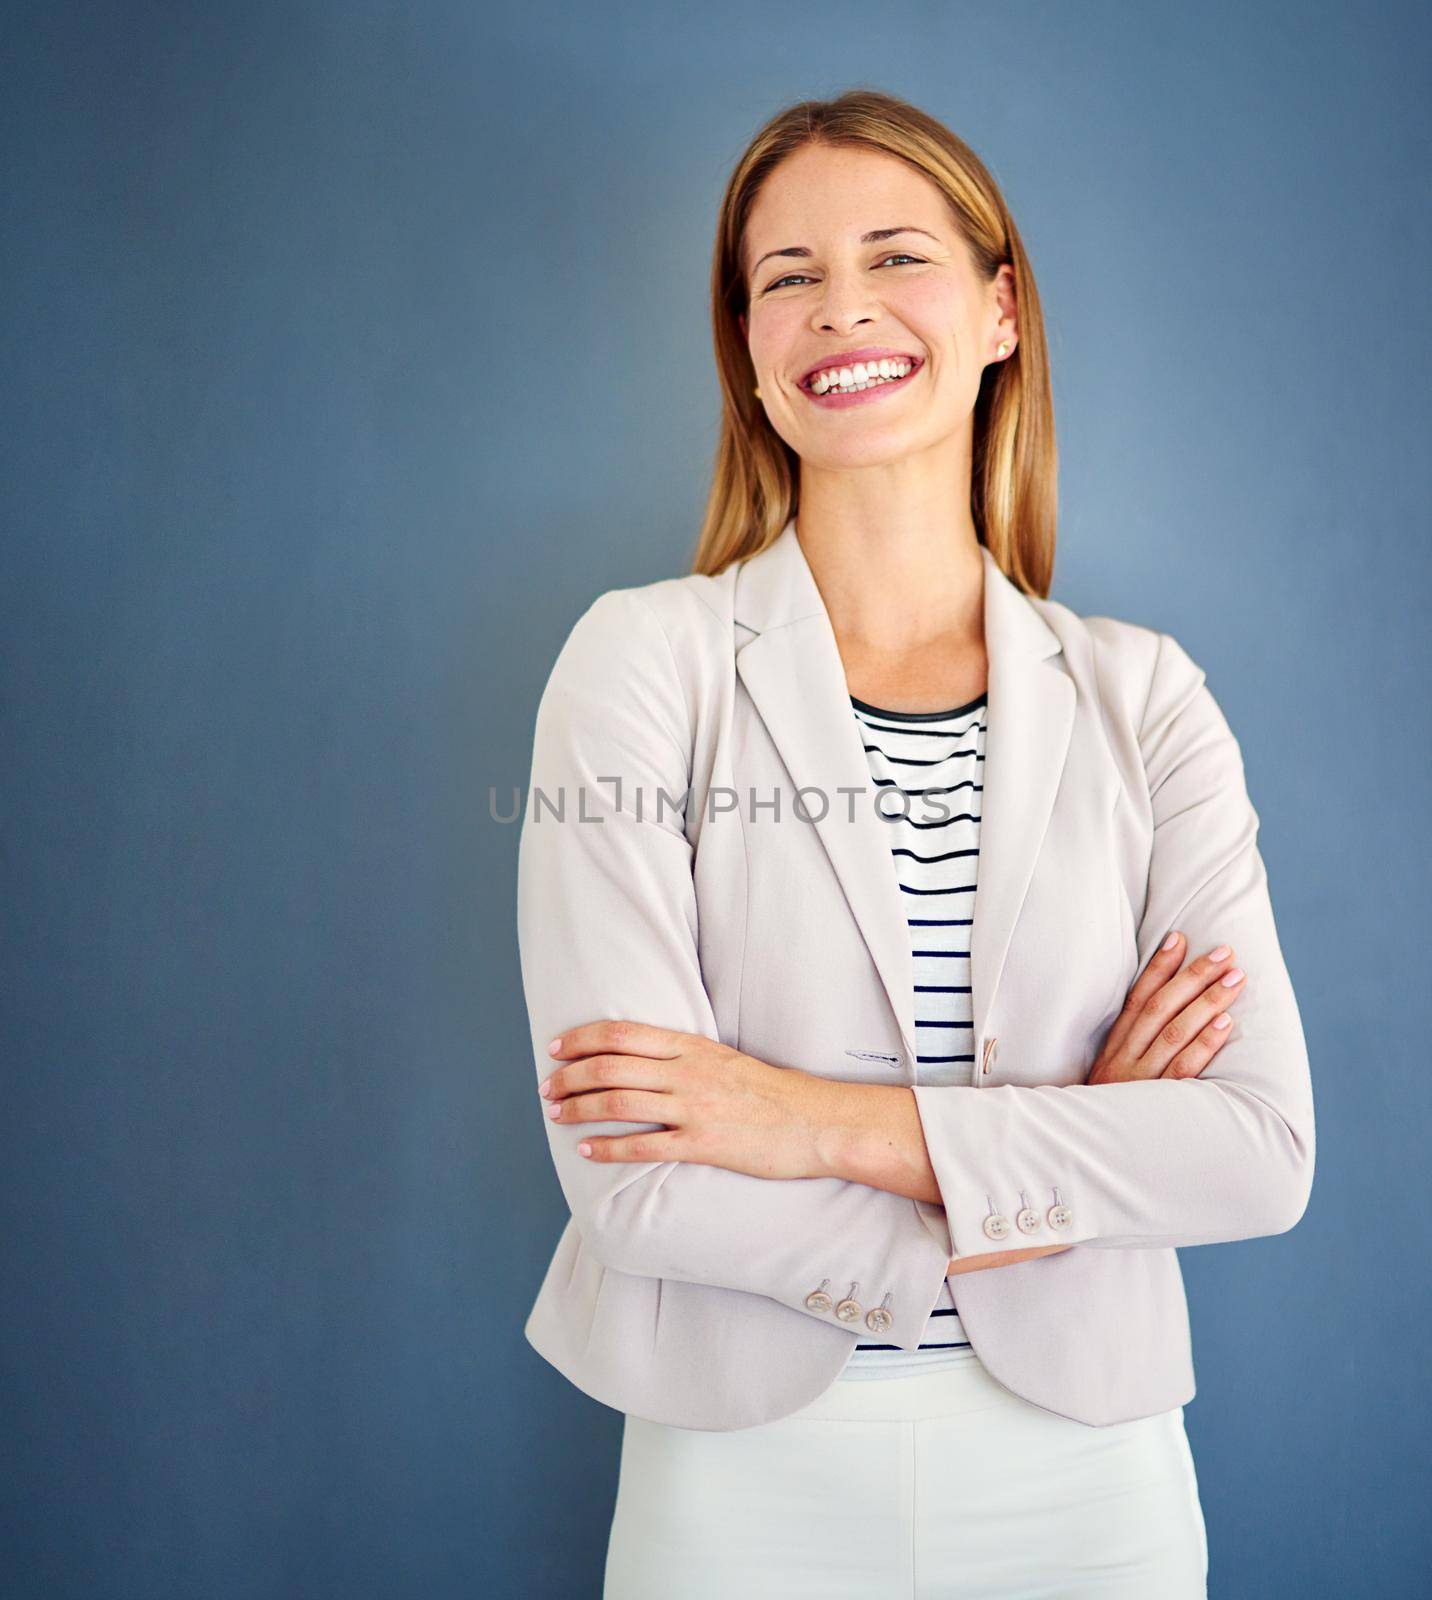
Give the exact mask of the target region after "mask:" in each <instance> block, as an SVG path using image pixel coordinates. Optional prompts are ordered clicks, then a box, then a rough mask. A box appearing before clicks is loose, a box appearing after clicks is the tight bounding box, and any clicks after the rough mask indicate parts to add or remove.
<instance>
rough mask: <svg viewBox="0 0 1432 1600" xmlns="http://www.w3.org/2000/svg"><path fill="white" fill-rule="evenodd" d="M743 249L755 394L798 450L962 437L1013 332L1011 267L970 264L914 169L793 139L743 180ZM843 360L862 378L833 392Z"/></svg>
mask: <svg viewBox="0 0 1432 1600" xmlns="http://www.w3.org/2000/svg"><path fill="white" fill-rule="evenodd" d="M743 265H744V267H745V271H746V281H747V285H748V290H749V310H748V312H747V314H746V315H745V316H744V317H742V318H741V329H742V333H743V335H744V336H745V339H746V343H747V347H748V349H749V351H750V355H751V361H752V364H753V366H754V368H755V372H756V381H757V383H758V384H759V385H760V389H761V403H762V405H763V406H764V407H765V410H766V415H767V417H768V418H769V420H770V423H771V426H772V427H773V428H774V429H775V430H776V432H777V433H778V434H779V435H780V436H781V438H782V439H784V440H785V441H786V443H787V444H788V445H789V446H790V447H791V449H792V450H794V451H795V452H796V454H797V455H798V456H799V457H800V458H801V461H802V464H803V466H805V467H814V468H817V469H819V468H827V469H834V470H839V469H842V468H851V467H868V466H878V465H884V464H888V463H892V462H895V461H899V460H901V459H902V458H905V457H912V456H917V455H922V454H925V453H928V452H933V453H934V454H936V455H938V454H940V453H942V447H944V446H955V445H961V446H965V447H967V446H968V445H969V443H970V441H971V440H972V437H973V412H974V405H975V399H976V397H977V395H978V394H979V387H980V378H981V375H982V373H983V371H984V369H985V367H986V366H987V365H989V363H991V362H993V361H997V360H999V359H1001V358H1000V357H999V356H998V355H997V354H996V351H997V347H998V345H999V343H1000V341H1001V340H1005V341H1007V342H1008V344H1009V348H1010V350H1011V351H1012V350H1013V348H1014V343H1015V335H1016V321H1015V317H1014V301H1013V281H1014V279H1013V272H1012V270H1011V269H1010V267H1009V266H1007V265H1005V266H1001V268H1000V269H999V272H998V274H997V275H996V276H995V278H994V280H993V281H992V282H990V283H985V282H983V281H982V280H981V278H980V276H979V274H978V273H977V271H976V270H975V267H974V263H973V262H972V260H971V259H970V254H969V251H968V249H967V248H966V246H965V243H964V240H963V238H962V236H961V235H960V233H959V230H958V229H957V227H956V225H955V222H954V220H953V218H952V217H951V214H950V211H949V208H948V206H947V204H946V202H945V198H944V195H943V194H942V193H941V191H940V190H939V189H938V188H937V187H936V186H935V184H933V183H932V182H931V181H930V180H929V179H928V178H926V177H925V176H924V175H923V174H921V173H919V172H917V171H915V170H914V168H912V167H910V166H907V165H906V164H905V162H903V161H901V160H899V159H898V158H896V157H894V156H890V155H886V154H885V153H883V152H882V151H878V150H870V149H866V148H861V147H838V146H837V147H831V146H824V145H806V146H804V147H802V148H801V149H800V150H797V151H796V152H795V154H794V155H792V156H789V157H788V158H787V159H786V160H785V161H783V162H782V163H781V164H780V166H779V167H777V168H776V169H775V171H774V172H772V173H771V175H770V176H769V178H767V180H766V182H765V184H764V185H763V186H762V188H761V191H760V193H759V194H758V195H757V197H756V201H755V204H754V205H753V206H752V208H751V214H750V217H749V219H748V221H747V226H746V236H745V240H744V244H743ZM867 351H870V352H872V353H873V354H872V356H871V360H872V361H874V363H875V364H874V366H873V367H866V368H865V370H864V371H863V372H862V371H860V370H857V369H856V366H855V363H856V360H857V359H858V358H859V357H861V356H862V355H864V353H865V352H867ZM882 361H883V362H891V361H893V362H894V365H882V364H881V363H882ZM907 367H908V369H909V370H908V372H906V373H905V374H904V375H903V376H902V372H903V371H904V369H905V368H907ZM841 368H845V369H849V370H850V372H851V374H852V376H853V377H854V378H855V379H856V380H857V382H858V381H859V380H860V379H861V378H862V377H863V378H864V380H865V382H866V384H867V387H865V388H863V389H859V388H857V389H855V390H854V391H853V392H851V393H848V394H845V393H841V392H839V389H838V388H837V387H836V383H835V380H834V375H833V372H832V369H835V371H837V372H838V370H839V369H841ZM812 378H815V379H816V382H815V384H814V387H812V384H811V379H812ZM876 379H879V380H882V381H878V382H877V381H873V380H876Z"/></svg>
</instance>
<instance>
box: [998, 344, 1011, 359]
mask: <svg viewBox="0 0 1432 1600" xmlns="http://www.w3.org/2000/svg"><path fill="white" fill-rule="evenodd" d="M995 353H996V354H997V355H998V356H1000V357H1001V358H1003V357H1005V356H1007V355H1008V354H1009V343H1008V341H1007V340H1005V339H1001V340H1000V342H999V349H998V350H997V351H996V352H995Z"/></svg>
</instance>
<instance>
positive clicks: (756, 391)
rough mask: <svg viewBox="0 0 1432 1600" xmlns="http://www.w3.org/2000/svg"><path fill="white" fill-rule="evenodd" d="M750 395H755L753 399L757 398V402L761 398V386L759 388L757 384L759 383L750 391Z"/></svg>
mask: <svg viewBox="0 0 1432 1600" xmlns="http://www.w3.org/2000/svg"><path fill="white" fill-rule="evenodd" d="M751 393H752V394H753V395H755V397H756V398H757V399H758V400H759V399H760V398H761V386H760V384H759V383H758V384H757V385H756V387H755V388H754V389H752V391H751Z"/></svg>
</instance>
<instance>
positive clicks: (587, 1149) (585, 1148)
mask: <svg viewBox="0 0 1432 1600" xmlns="http://www.w3.org/2000/svg"><path fill="white" fill-rule="evenodd" d="M577 1149H578V1150H580V1151H581V1152H582V1154H583V1155H584V1156H589V1155H591V1153H592V1147H591V1145H589V1144H588V1143H587V1141H586V1140H585V1139H583V1140H582V1142H581V1144H579V1145H578V1146H577Z"/></svg>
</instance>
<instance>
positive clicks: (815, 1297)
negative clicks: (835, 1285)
mask: <svg viewBox="0 0 1432 1600" xmlns="http://www.w3.org/2000/svg"><path fill="white" fill-rule="evenodd" d="M829 1282H830V1279H829V1278H822V1279H821V1280H820V1288H819V1289H812V1290H811V1292H810V1293H809V1294H808V1295H807V1296H806V1306H807V1308H808V1309H809V1310H811V1311H829V1310H830V1308H831V1306H832V1305H833V1304H834V1302H833V1301H832V1300H831V1298H830V1296H829V1295H828V1294H827V1293H826V1292H825V1286H826V1285H827V1284H828V1283H829Z"/></svg>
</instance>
